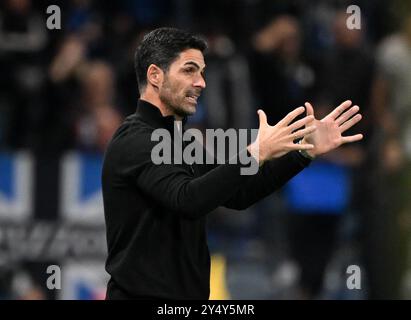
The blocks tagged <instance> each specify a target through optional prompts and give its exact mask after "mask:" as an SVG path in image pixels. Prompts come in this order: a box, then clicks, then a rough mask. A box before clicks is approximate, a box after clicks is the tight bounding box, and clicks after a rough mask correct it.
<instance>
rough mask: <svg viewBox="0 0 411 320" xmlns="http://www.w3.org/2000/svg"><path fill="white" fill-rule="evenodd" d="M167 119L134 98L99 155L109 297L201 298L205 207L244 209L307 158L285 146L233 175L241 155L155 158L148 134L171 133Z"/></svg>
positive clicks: (206, 267) (205, 271) (205, 292)
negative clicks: (185, 160)
mask: <svg viewBox="0 0 411 320" xmlns="http://www.w3.org/2000/svg"><path fill="white" fill-rule="evenodd" d="M173 121H174V118H173V117H172V116H169V117H162V115H161V113H160V111H159V109H158V108H156V107H155V106H153V105H151V104H150V103H148V102H145V101H143V100H140V101H139V103H138V108H137V111H136V113H135V114H133V115H131V116H129V117H128V118H127V119H126V120H125V121H124V123H123V124H122V126H121V127H120V128H119V129H118V130H117V132H116V133H115V134H114V137H113V139H112V141H111V142H110V144H109V146H108V149H107V152H106V154H105V158H104V164H103V174H102V185H103V198H104V211H105V219H106V227H107V244H108V258H107V262H106V270H107V272H108V273H109V274H110V275H111V280H110V283H109V286H108V290H107V291H108V292H107V297H108V298H113V299H115V298H163V299H208V297H209V292H210V289H209V278H210V256H209V251H208V247H207V239H206V214H207V213H208V212H210V211H212V210H213V209H215V208H217V207H218V206H225V207H228V208H232V209H238V210H241V209H245V208H247V207H248V206H250V205H252V204H253V203H255V202H257V201H258V200H260V199H261V198H263V197H265V196H267V195H268V194H270V193H271V192H273V191H274V190H276V189H278V188H280V187H281V186H282V185H283V184H284V183H285V182H287V181H288V180H289V179H290V178H292V177H293V176H294V175H296V174H297V173H298V172H300V171H301V170H302V169H303V168H304V167H305V166H307V165H308V164H309V160H308V159H306V158H304V157H303V156H301V155H300V154H299V153H298V152H292V153H289V154H287V155H286V156H284V157H282V158H280V159H277V160H274V161H269V162H267V163H265V164H264V165H263V166H262V167H260V168H259V171H258V173H257V174H255V175H251V176H250V175H241V174H240V168H241V167H242V166H243V165H242V164H241V163H240V161H237V162H238V164H223V165H201V164H193V165H191V166H190V165H187V164H162V165H155V164H154V163H153V162H152V160H151V150H152V148H153V147H154V146H155V145H156V144H157V143H158V142H156V141H151V134H152V132H153V130H155V129H158V128H165V129H167V130H169V131H170V132H173ZM241 152H246V151H241ZM237 156H238V155H237ZM248 166H249V165H247V167H248Z"/></svg>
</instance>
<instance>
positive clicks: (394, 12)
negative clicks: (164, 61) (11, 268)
mask: <svg viewBox="0 0 411 320" xmlns="http://www.w3.org/2000/svg"><path fill="white" fill-rule="evenodd" d="M51 4H57V5H59V6H60V8H61V14H62V21H61V30H48V29H47V28H46V19H47V17H48V15H47V14H46V8H47V6H48V5H51ZM350 4H351V3H349V2H347V1H343V0H332V1H330V0H328V1H325V0H322V1H315V2H313V1H308V0H290V1H285V0H282V1H270V0H252V1H250V0H236V1H234V0H210V1H190V0H134V1H133V0H119V1H111V2H110V3H109V2H108V1H107V2H103V1H95V0H94V1H93V0H68V1H58V2H57V3H52V2H50V1H46V0H43V1H41V0H40V1H32V0H4V1H2V3H1V5H0V70H1V75H2V76H1V77H0V92H1V93H0V150H2V151H14V150H20V149H25V150H30V151H31V152H33V153H34V154H45V153H46V154H52V155H54V154H56V155H58V154H61V153H63V152H65V151H67V150H72V149H77V150H82V151H84V152H100V153H103V152H104V150H105V147H106V145H107V143H108V141H109V140H110V138H111V136H112V134H113V133H114V131H115V130H116V128H117V127H118V126H119V125H120V123H121V122H122V120H123V119H124V117H125V116H127V115H129V114H131V113H133V112H134V111H135V107H136V101H137V99H138V89H137V84H136V78H135V73H134V61H133V59H134V51H135V49H136V47H137V45H138V44H139V41H140V39H141V38H142V36H143V35H144V33H145V32H147V31H149V30H151V29H153V28H155V27H159V26H175V27H180V28H187V29H190V30H191V31H193V32H196V33H199V34H200V35H202V36H203V37H204V38H206V39H207V41H208V43H209V49H208V53H207V55H206V64H207V70H206V81H207V89H206V90H205V91H204V92H203V94H202V96H201V99H200V100H199V105H198V110H197V113H196V114H195V115H194V116H193V117H192V118H191V119H190V121H189V125H190V126H195V127H198V128H200V129H205V128H255V127H257V125H258V123H257V120H258V117H257V114H256V110H257V109H259V108H262V109H263V110H264V111H265V112H266V113H267V116H268V121H269V123H270V124H273V125H274V124H275V123H276V122H277V121H279V120H280V119H281V118H283V117H284V116H285V115H286V114H287V113H288V112H289V111H291V110H293V109H294V108H296V107H298V106H301V105H303V103H304V102H305V101H310V102H312V104H313V105H314V109H315V112H316V115H317V117H322V116H324V115H326V114H327V113H329V112H330V111H331V110H332V109H333V108H334V107H336V106H338V105H339V104H340V103H341V102H343V101H345V100H347V99H350V100H352V101H353V103H354V104H357V105H359V106H360V108H361V113H362V114H363V116H364V119H363V121H362V123H361V124H360V125H359V126H356V127H355V128H354V129H353V130H354V131H355V132H361V133H363V134H364V135H365V139H364V140H363V141H362V142H361V143H356V144H353V145H350V146H346V147H342V148H340V149H339V150H337V151H335V152H333V153H330V154H328V155H326V156H324V157H323V158H321V159H318V160H317V161H316V165H315V166H313V167H312V168H310V170H311V171H309V174H308V173H307V175H306V176H303V177H304V179H301V180H296V181H293V183H291V184H290V186H289V187H287V188H285V189H284V190H283V191H282V192H280V193H278V194H277V195H273V196H270V197H269V198H267V199H266V200H265V201H264V202H262V203H260V204H258V205H256V206H254V207H252V208H250V209H249V210H247V211H246V212H244V213H242V214H240V215H239V214H238V213H233V212H230V211H228V210H224V209H220V210H218V211H217V212H216V213H215V214H213V215H212V216H210V247H211V249H212V250H215V251H221V252H222V253H223V254H225V256H226V257H227V259H228V260H227V261H228V266H230V263H231V266H232V268H231V269H230V268H228V272H232V274H235V272H236V270H237V272H238V273H237V274H240V273H241V272H242V271H241V270H242V269H241V265H239V264H236V261H239V259H240V258H239V257H241V259H245V260H242V261H249V260H250V259H251V260H252V259H254V260H253V261H257V260H259V259H260V260H263V261H264V268H265V269H264V270H266V269H267V270H268V274H269V277H268V278H269V279H270V281H272V283H273V285H272V286H273V287H275V286H277V288H284V291H282V292H281V293H280V294H279V293H275V288H274V289H273V290H271V291H270V290H268V291H267V292H269V293H268V294H267V295H262V297H263V298H301V299H312V298H321V297H334V298H341V297H340V296H338V295H334V296H331V295H330V294H329V295H328V296H326V295H325V294H324V290H325V289H324V288H325V287H327V283H331V284H332V283H335V281H334V282H332V281H331V282H327V275H328V276H329V277H331V276H332V272H330V271H329V270H333V271H334V272H337V273H338V274H340V275H341V274H345V270H346V267H347V265H349V264H356V265H360V266H361V267H363V268H362V270H363V275H364V278H365V280H364V281H365V284H364V287H365V288H366V293H365V294H363V296H361V297H362V298H370V299H373V298H394V299H395V298H411V269H410V268H411V264H410V263H409V262H410V258H411V257H409V255H408V252H409V251H410V249H411V246H410V244H411V242H410V237H409V236H410V233H411V200H410V199H409V194H410V190H411V5H410V4H409V2H408V1H407V0H403V1H401V0H397V1H390V2H388V1H382V0H375V1H356V4H357V5H358V6H359V8H360V9H361V28H360V29H354V30H350V29H349V28H347V19H348V17H349V16H350V14H347V12H346V9H347V7H348V5H350ZM325 186H327V187H325ZM342 186H345V187H342ZM307 188H308V189H309V194H310V197H312V198H313V199H314V202H315V203H311V202H310V199H303V198H302V197H300V196H299V195H301V192H302V191H304V190H307ZM315 190H316V191H315ZM310 192H311V193H310ZM325 198H327V199H325ZM329 199H335V201H331V202H332V203H330V201H329ZM233 239H234V240H233ZM245 252H248V253H245ZM247 259H249V260H247ZM333 263H334V269H332V267H330V266H332V265H333ZM249 265H251V263H250V264H249ZM236 266H237V269H235V268H236ZM250 268H251V267H250ZM330 268H331V269H330ZM339 268H340V269H341V270H340V269H339ZM227 276H229V275H227ZM293 279H294V280H293ZM250 281H254V282H255V283H257V282H258V279H257V278H251V280H250ZM293 281H294V282H293ZM291 282H293V283H294V287H293V291H292V292H289V291H287V290H286V289H285V288H286V287H287V286H289V284H290V283H291ZM344 285H345V282H344V284H343V285H342V286H344ZM234 286H235V285H234ZM256 286H257V285H256ZM249 288H250V290H257V289H253V286H252V285H251V286H249ZM287 288H288V287H287ZM231 289H232V288H231ZM260 289H261V288H260ZM328 289H329V290H331V289H332V285H331V286H329V287H328ZM250 295H251V293H249V296H250ZM232 296H233V297H240V298H241V297H242V296H241V295H237V296H235V295H232ZM245 296H247V295H245ZM256 296H257V297H258V294H256Z"/></svg>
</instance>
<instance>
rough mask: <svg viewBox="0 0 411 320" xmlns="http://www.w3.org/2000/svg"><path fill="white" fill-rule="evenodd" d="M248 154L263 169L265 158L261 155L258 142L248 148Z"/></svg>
mask: <svg viewBox="0 0 411 320" xmlns="http://www.w3.org/2000/svg"><path fill="white" fill-rule="evenodd" d="M247 150H248V152H249V153H250V154H251V156H252V157H253V158H254V159H255V160H256V161H257V163H258V165H259V166H260V167H261V166H262V165H263V163H264V161H265V159H264V157H263V156H262V155H261V154H260V148H259V145H258V142H254V143H252V144H250V145H248V147H247Z"/></svg>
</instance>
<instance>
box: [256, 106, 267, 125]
mask: <svg viewBox="0 0 411 320" xmlns="http://www.w3.org/2000/svg"><path fill="white" fill-rule="evenodd" d="M257 113H258V118H259V120H260V127H261V126H262V125H264V126H267V125H268V123H267V116H266V114H265V112H264V111H263V110H261V109H259V110H258V111H257Z"/></svg>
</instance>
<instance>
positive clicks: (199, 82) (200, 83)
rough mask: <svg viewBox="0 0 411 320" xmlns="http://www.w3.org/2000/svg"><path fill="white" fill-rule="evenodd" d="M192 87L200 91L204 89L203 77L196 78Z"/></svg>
mask: <svg viewBox="0 0 411 320" xmlns="http://www.w3.org/2000/svg"><path fill="white" fill-rule="evenodd" d="M193 86H194V87H196V88H197V87H200V88H201V89H204V88H205V87H206V82H205V79H204V78H203V76H199V77H197V79H196V80H195V81H194V83H193Z"/></svg>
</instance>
